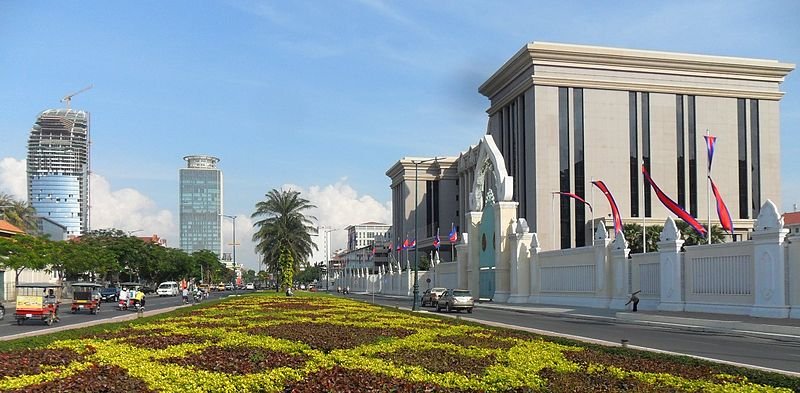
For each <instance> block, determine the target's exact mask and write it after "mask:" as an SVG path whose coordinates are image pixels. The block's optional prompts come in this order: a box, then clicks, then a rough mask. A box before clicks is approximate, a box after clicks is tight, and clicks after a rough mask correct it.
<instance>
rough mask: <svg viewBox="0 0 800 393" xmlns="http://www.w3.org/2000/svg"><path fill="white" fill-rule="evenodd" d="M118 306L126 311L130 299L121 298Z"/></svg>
mask: <svg viewBox="0 0 800 393" xmlns="http://www.w3.org/2000/svg"><path fill="white" fill-rule="evenodd" d="M117 308H118V309H119V310H120V311H125V310H127V309H128V300H127V299H119V303H117Z"/></svg>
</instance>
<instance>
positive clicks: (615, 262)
mask: <svg viewBox="0 0 800 393" xmlns="http://www.w3.org/2000/svg"><path fill="white" fill-rule="evenodd" d="M630 252H631V250H630V249H629V248H628V242H627V241H625V236H624V235H623V234H622V232H618V233H617V234H616V236H615V238H614V241H613V242H612V243H611V303H610V304H609V305H608V307H609V308H611V309H616V310H623V309H625V303H626V302H627V301H628V299H629V290H628V264H629V263H630V262H629V260H628V254H630Z"/></svg>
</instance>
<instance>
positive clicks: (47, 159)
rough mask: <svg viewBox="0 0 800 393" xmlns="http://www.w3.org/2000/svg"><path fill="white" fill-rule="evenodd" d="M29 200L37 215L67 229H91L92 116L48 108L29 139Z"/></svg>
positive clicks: (73, 231)
mask: <svg viewBox="0 0 800 393" xmlns="http://www.w3.org/2000/svg"><path fill="white" fill-rule="evenodd" d="M28 201H29V202H30V204H31V206H33V208H34V209H36V214H38V215H39V216H41V217H45V218H47V219H50V220H52V221H54V222H56V223H58V224H60V225H63V226H64V227H66V228H67V236H79V235H80V234H81V233H83V232H86V231H87V230H88V229H89V113H88V112H85V111H79V110H74V109H48V110H46V111H44V112H42V113H40V114H39V116H38V117H37V118H36V123H35V124H34V125H33V127H32V128H31V135H30V139H29V140H28Z"/></svg>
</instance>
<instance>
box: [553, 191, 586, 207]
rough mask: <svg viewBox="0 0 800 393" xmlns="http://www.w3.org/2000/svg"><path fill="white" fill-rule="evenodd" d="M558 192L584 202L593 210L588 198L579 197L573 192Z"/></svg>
mask: <svg viewBox="0 0 800 393" xmlns="http://www.w3.org/2000/svg"><path fill="white" fill-rule="evenodd" d="M558 194H559V195H562V196H566V197H570V198H572V199H575V200H577V201H580V202H583V204H584V205H586V206H588V207H589V210H592V205H591V204H590V203H589V202H586V200H584V199H583V198H581V197H579V196H578V195H577V194H573V193H571V192H559V193H558Z"/></svg>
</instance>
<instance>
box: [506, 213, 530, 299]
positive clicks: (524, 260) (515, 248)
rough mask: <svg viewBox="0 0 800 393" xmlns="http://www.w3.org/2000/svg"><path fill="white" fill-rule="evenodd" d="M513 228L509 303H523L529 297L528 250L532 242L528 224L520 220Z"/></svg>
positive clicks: (522, 219) (511, 235)
mask: <svg viewBox="0 0 800 393" xmlns="http://www.w3.org/2000/svg"><path fill="white" fill-rule="evenodd" d="M513 227H514V233H513V234H510V235H509V237H510V240H511V275H510V277H511V296H510V297H509V298H508V302H509V303H525V302H527V301H528V295H530V292H531V290H530V279H531V276H530V259H529V258H528V249H529V248H530V246H531V240H533V234H532V233H530V229H529V228H528V222H527V221H526V220H525V219H524V218H520V219H519V221H517V223H516V225H514V226H513Z"/></svg>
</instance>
